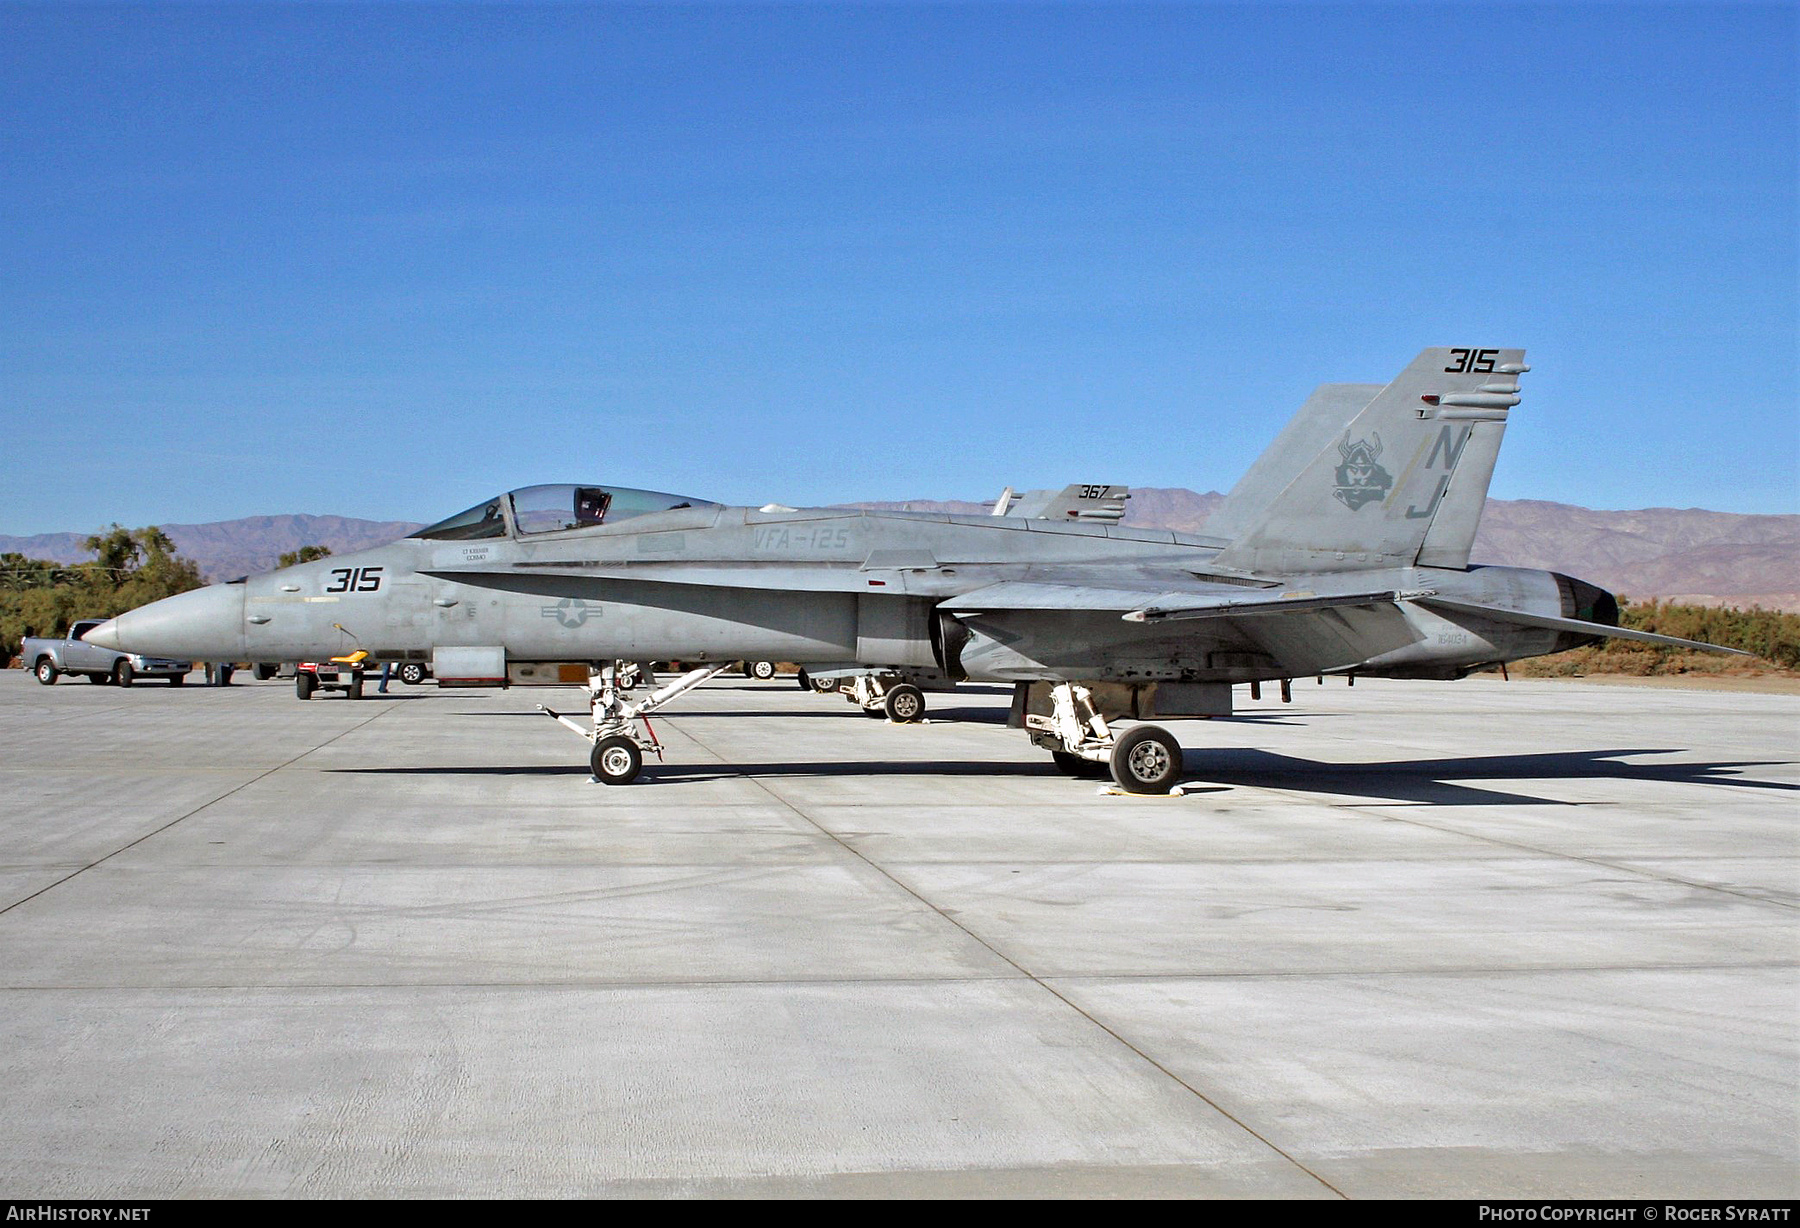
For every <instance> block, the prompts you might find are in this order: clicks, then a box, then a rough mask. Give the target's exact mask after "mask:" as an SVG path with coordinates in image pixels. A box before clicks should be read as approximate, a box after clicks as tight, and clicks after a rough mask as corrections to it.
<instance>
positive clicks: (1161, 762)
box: [1025, 682, 1181, 793]
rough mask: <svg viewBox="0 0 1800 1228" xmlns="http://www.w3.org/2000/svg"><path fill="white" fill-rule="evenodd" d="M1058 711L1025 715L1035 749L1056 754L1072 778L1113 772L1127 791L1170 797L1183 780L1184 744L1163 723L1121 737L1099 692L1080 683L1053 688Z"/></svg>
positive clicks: (1053, 702)
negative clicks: (1097, 696)
mask: <svg viewBox="0 0 1800 1228" xmlns="http://www.w3.org/2000/svg"><path fill="white" fill-rule="evenodd" d="M1050 699H1051V705H1052V710H1051V713H1050V715H1048V716H1043V715H1040V714H1038V713H1035V712H1029V713H1026V715H1025V728H1026V729H1027V730H1028V731H1029V734H1030V737H1031V742H1032V745H1034V746H1037V747H1040V748H1042V749H1044V750H1047V751H1049V752H1050V755H1051V758H1052V759H1054V760H1055V762H1056V766H1057V767H1058V768H1060V769H1061V770H1062V771H1065V772H1067V773H1069V774H1070V775H1071V776H1087V775H1099V774H1101V772H1102V771H1110V772H1111V774H1112V778H1113V780H1114V782H1116V783H1117V784H1118V786H1119V787H1120V788H1121V789H1123V790H1125V791H1126V792H1127V793H1167V792H1168V791H1169V790H1170V789H1172V788H1173V787H1174V786H1175V782H1176V781H1178V780H1180V779H1181V744H1180V743H1179V742H1177V741H1176V740H1175V739H1174V737H1173V736H1172V735H1171V734H1170V733H1169V731H1168V730H1166V729H1164V728H1162V727H1161V726H1159V725H1133V726H1132V727H1131V728H1129V729H1127V730H1126V731H1125V732H1124V733H1123V734H1115V733H1114V732H1113V729H1112V726H1111V725H1109V724H1108V723H1107V720H1106V718H1105V717H1104V716H1102V715H1101V714H1100V709H1099V708H1098V707H1097V706H1096V704H1095V703H1094V695H1093V692H1092V691H1090V690H1089V689H1088V688H1087V687H1084V686H1082V685H1081V684H1080V683H1078V682H1060V683H1057V684H1056V685H1055V686H1054V687H1052V688H1051V690H1050Z"/></svg>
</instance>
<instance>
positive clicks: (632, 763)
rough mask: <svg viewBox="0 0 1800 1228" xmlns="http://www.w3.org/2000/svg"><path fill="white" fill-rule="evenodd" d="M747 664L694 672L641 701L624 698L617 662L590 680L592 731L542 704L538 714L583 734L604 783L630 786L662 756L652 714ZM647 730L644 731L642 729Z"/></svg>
mask: <svg viewBox="0 0 1800 1228" xmlns="http://www.w3.org/2000/svg"><path fill="white" fill-rule="evenodd" d="M741 667H742V662H738V661H726V662H724V663H723V664H720V665H706V666H702V667H701V668H699V669H694V670H689V671H688V672H687V673H685V674H682V675H681V676H680V677H679V678H677V679H675V680H674V681H673V682H671V683H669V684H668V685H667V686H665V687H662V688H661V689H659V690H656V691H653V692H651V693H650V694H649V695H646V696H645V697H644V698H643V699H641V700H636V701H633V700H629V699H626V698H625V695H624V690H623V688H622V687H621V685H620V677H619V674H620V670H619V667H618V664H617V663H616V662H615V663H614V664H611V665H606V666H603V667H602V668H601V669H600V670H599V671H598V672H596V673H593V674H591V675H589V677H588V696H589V698H588V706H589V708H590V709H591V710H592V713H593V726H592V728H587V727H584V726H583V725H582V724H581V722H580V721H577V720H575V719H574V718H573V717H568V716H564V715H563V714H562V713H560V712H555V711H552V710H551V709H549V708H546V707H545V706H544V705H543V704H539V705H538V711H540V712H543V713H545V714H547V715H548V716H550V717H552V718H554V719H555V720H556V722H557V723H558V724H561V725H566V726H567V727H568V728H570V729H573V730H574V731H575V732H576V733H578V734H580V735H581V736H582V737H583V738H584V739H586V740H587V741H588V742H589V743H590V744H592V746H593V750H591V751H590V752H589V753H588V766H589V767H590V768H592V769H593V772H594V779H595V780H597V781H599V782H600V783H601V784H607V785H628V784H630V783H631V782H632V781H634V780H636V779H637V775H638V773H639V772H640V771H642V770H643V767H644V755H645V753H646V752H648V753H650V754H654V755H655V756H656V757H657V759H659V760H660V759H661V758H662V757H663V746H662V742H661V741H659V740H658V739H657V736H656V730H655V728H654V727H653V726H652V725H651V724H650V720H649V717H650V714H651V713H652V712H654V711H656V710H657V709H658V708H660V707H662V706H663V705H664V704H666V703H668V702H670V701H671V700H673V699H677V698H679V697H680V696H682V695H685V694H687V693H688V692H689V691H691V690H693V689H694V688H695V687H697V686H699V685H700V684H701V683H702V682H705V681H707V680H708V679H712V678H717V677H718V676H719V675H720V674H722V673H724V672H725V671H726V670H729V669H739V668H741ZM640 728H641V729H642V731H643V732H641V733H640V732H639V729H640Z"/></svg>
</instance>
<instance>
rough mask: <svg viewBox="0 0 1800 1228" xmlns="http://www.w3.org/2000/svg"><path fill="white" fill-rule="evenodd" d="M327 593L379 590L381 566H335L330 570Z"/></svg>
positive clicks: (326, 587)
mask: <svg viewBox="0 0 1800 1228" xmlns="http://www.w3.org/2000/svg"><path fill="white" fill-rule="evenodd" d="M325 591H326V592H328V593H375V592H380V591H381V568H379V567H336V568H333V569H332V572H331V583H330V584H328V585H326V586H325Z"/></svg>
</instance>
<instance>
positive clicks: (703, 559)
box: [90, 488, 1610, 682]
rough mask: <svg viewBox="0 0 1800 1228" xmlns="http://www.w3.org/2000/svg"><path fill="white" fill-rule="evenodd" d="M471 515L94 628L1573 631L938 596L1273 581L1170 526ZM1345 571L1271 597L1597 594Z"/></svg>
mask: <svg viewBox="0 0 1800 1228" xmlns="http://www.w3.org/2000/svg"><path fill="white" fill-rule="evenodd" d="M536 489H550V488H536ZM573 489H576V490H578V491H581V490H587V489H588V488H573ZM507 498H508V497H506V496H502V499H503V500H504V499H507ZM481 506H482V505H477V509H479V508H480V507H481ZM488 506H489V510H490V511H491V510H492V508H493V506H494V505H493V504H490V505H488ZM477 509H471V513H473V512H475V511H476V510H477ZM468 515H469V513H465V514H463V516H462V518H461V519H462V521H463V522H464V523H463V525H462V527H461V528H459V529H453V530H452V531H451V532H452V534H457V533H461V534H463V535H460V536H458V535H451V536H445V535H442V534H441V533H440V534H437V535H434V533H433V529H436V528H438V526H433V529H427V530H422V531H421V534H420V535H416V536H413V537H409V538H406V539H403V540H401V541H398V542H394V543H392V544H390V545H387V546H382V547H379V548H376V549H372V550H364V551H360V552H357V553H355V554H349V555H342V556H333V557H329V558H325V559H322V560H319V561H316V562H311V563H304V564H300V565H299V566H295V567H288V568H283V569H281V570H279V571H274V572H269V573H267V574H264V575H259V576H253V577H248V578H245V579H243V580H237V581H232V582H230V583H226V584H215V585H212V586H210V587H208V588H205V589H201V590H197V591H195V592H191V593H184V594H181V595H179V596H176V597H172V598H169V599H167V600H165V601H161V602H156V603H153V604H152V605H149V606H146V607H143V608H141V609H139V610H135V611H132V612H130V613H128V614H125V615H122V616H121V617H120V618H118V619H116V620H114V621H113V622H112V623H110V624H107V625H106V626H105V627H103V628H101V629H100V630H99V631H98V632H96V633H94V634H93V635H91V636H90V638H92V639H95V640H96V642H100V643H108V644H111V645H113V646H116V647H118V648H120V649H123V650H127V651H133V652H146V653H155V654H158V655H166V656H179V657H191V658H195V659H202V660H221V661H224V660H249V661H282V660H295V659H305V658H311V657H317V656H325V655H331V654H335V653H339V652H343V651H347V650H350V649H354V648H361V649H364V650H366V651H368V652H369V653H370V654H371V656H373V657H374V658H376V659H377V660H392V661H402V660H422V659H429V658H430V657H431V656H432V654H433V653H434V652H435V651H436V650H438V649H443V648H462V647H482V648H486V647H495V646H498V647H501V648H503V649H504V651H505V654H506V657H507V659H508V660H509V661H564V662H581V661H585V662H602V661H610V660H614V659H626V660H667V659H681V660H684V661H702V662H703V661H708V660H715V661H723V660H734V659H757V660H783V661H792V662H796V663H798V664H801V665H817V666H844V665H860V666H869V667H896V668H905V667H909V666H913V667H926V666H934V667H937V668H941V669H944V670H946V671H947V672H949V673H950V674H952V676H960V677H968V678H971V679H976V680H1032V679H1066V678H1096V679H1120V680H1144V681H1149V680H1157V679H1187V680H1194V681H1219V682H1243V681H1253V680H1260V679H1272V678H1280V677H1294V676H1302V675H1306V674H1313V673H1324V672H1335V671H1347V670H1354V671H1357V672H1362V673H1369V674H1395V675H1401V676H1425V677H1438V676H1441V677H1453V676H1457V675H1458V674H1460V673H1463V672H1466V671H1467V670H1469V669H1471V668H1474V667H1476V666H1480V665H1483V664H1489V663H1493V662H1503V661H1511V660H1516V659H1518V658H1521V657H1528V656H1534V655H1538V654H1541V653H1546V652H1551V651H1555V650H1558V649H1559V648H1561V647H1566V646H1568V644H1569V643H1571V642H1574V640H1573V639H1572V637H1571V636H1570V635H1569V634H1568V633H1566V632H1558V631H1555V630H1544V629H1538V628H1532V627H1522V626H1517V625H1503V624H1500V623H1494V622H1487V621H1484V620H1482V619H1480V618H1478V617H1471V616H1468V615H1451V614H1447V613H1444V612H1439V611H1435V610H1429V609H1425V608H1423V607H1421V606H1418V605H1414V604H1411V603H1408V602H1405V601H1396V602H1392V603H1388V604H1383V605H1378V606H1374V607H1367V608H1354V609H1341V610H1329V611H1325V612H1323V614H1315V615H1312V616H1307V617H1301V616H1298V615H1293V614H1267V615H1263V616H1260V617H1234V618H1230V619H1224V618H1211V619H1205V620H1201V621H1188V622H1165V623H1133V622H1129V621H1126V620H1124V619H1123V618H1122V617H1121V614H1120V611H1118V610H1116V609H1109V608H1098V609H1096V608H1087V609H1082V608H1066V609H1006V610H997V611H986V610H963V611H958V612H954V613H952V612H949V611H947V610H945V609H943V608H941V607H942V606H943V604H944V603H945V602H947V601H954V599H957V598H959V597H962V596H964V595H966V594H970V593H976V592H979V591H982V590H985V589H989V588H990V586H993V585H996V584H1000V583H1003V582H1013V583H1026V584H1030V583H1032V582H1035V581H1043V582H1046V583H1054V584H1060V585H1065V586H1066V585H1069V584H1071V583H1079V584H1081V585H1086V586H1091V587H1092V588H1093V589H1095V590H1112V589H1117V590H1137V591H1143V592H1151V593H1153V592H1158V591H1163V590H1168V591H1175V592H1180V593H1182V594H1186V595H1190V596H1191V595H1194V594H1205V593H1208V592H1211V591H1213V590H1215V589H1216V590H1217V591H1218V592H1221V593H1226V594H1231V593H1241V592H1244V591H1246V590H1252V591H1254V590H1261V591H1268V589H1269V584H1268V580H1267V578H1262V579H1257V578H1251V577H1245V576H1242V575H1232V574H1224V573H1222V572H1220V571H1217V570H1215V569H1214V567H1213V560H1214V558H1215V556H1217V555H1218V553H1219V551H1220V549H1221V548H1222V547H1223V546H1224V545H1225V543H1223V542H1221V541H1219V540H1216V539H1212V538H1207V537H1203V536H1197V535H1189V534H1181V533H1176V532H1172V531H1167V530H1146V529H1133V528H1124V527H1121V526H1117V525H1096V524H1081V523H1058V522H1053V521H1031V520H1023V519H1009V518H1005V517H998V516H955V515H944V514H935V513H915V512H875V511H846V510H842V509H802V510H788V509H780V510H757V509H749V508H739V507H727V506H722V505H719V504H711V503H704V502H699V501H684V505H682V506H676V507H672V508H667V509H665V510H653V511H649V512H645V513H640V514H635V515H630V516H628V517H626V518H623V519H619V520H617V521H616V522H610V523H599V524H581V525H574V526H572V527H561V526H557V525H552V526H550V527H548V528H545V527H544V526H542V525H538V526H536V527H535V528H534V527H532V526H528V525H527V524H526V523H524V522H523V517H522V516H519V515H517V514H515V513H514V512H513V510H512V508H511V505H510V502H509V503H507V504H506V505H505V510H504V514H502V515H500V516H499V517H498V520H497V523H494V524H488V525H486V527H484V528H482V529H481V530H480V535H479V536H472V535H468V533H467V523H466V522H467V517H468ZM458 520H459V518H457V517H453V518H451V520H450V521H445V522H442V523H443V524H451V523H452V522H454V521H458ZM1349 563H1350V565H1351V568H1352V569H1350V570H1333V571H1330V572H1322V573H1317V574H1300V575H1290V576H1282V577H1279V584H1280V586H1281V588H1282V589H1283V590H1284V595H1285V592H1286V591H1291V592H1293V593H1299V594H1319V595H1330V594H1333V593H1343V592H1360V591H1365V590H1368V589H1371V588H1382V589H1393V590H1396V591H1413V590H1422V589H1429V590H1432V591H1434V592H1437V593H1441V594H1446V595H1453V596H1457V597H1461V598H1465V599H1467V600H1471V601H1474V602H1477V603H1480V604H1486V605H1491V606H1496V607H1502V608H1506V609H1514V610H1521V611H1529V612H1537V613H1543V614H1550V615H1563V616H1570V615H1573V614H1575V613H1576V612H1577V610H1578V609H1579V608H1580V607H1581V606H1582V605H1583V603H1584V602H1585V603H1586V604H1587V605H1588V606H1589V607H1592V606H1593V605H1594V604H1595V603H1596V601H1599V600H1600V599H1602V598H1604V599H1606V600H1610V598H1606V595H1605V594H1602V593H1600V592H1599V590H1597V589H1593V588H1592V587H1591V586H1587V585H1581V584H1580V583H1579V582H1575V581H1570V580H1568V579H1567V578H1566V577H1560V576H1558V575H1556V574H1554V573H1551V572H1545V571H1534V570H1527V569H1518V568H1507V567H1471V568H1468V569H1446V568H1430V567H1406V568H1371V569H1355V560H1349ZM1596 594H1598V597H1596V596H1595V595H1596ZM1600 603H1601V604H1604V601H1601V602H1600Z"/></svg>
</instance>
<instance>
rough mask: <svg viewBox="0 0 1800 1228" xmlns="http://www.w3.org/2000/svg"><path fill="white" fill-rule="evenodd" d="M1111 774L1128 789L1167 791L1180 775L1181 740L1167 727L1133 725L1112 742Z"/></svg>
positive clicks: (1135, 791) (1151, 791) (1134, 791)
mask: <svg viewBox="0 0 1800 1228" xmlns="http://www.w3.org/2000/svg"><path fill="white" fill-rule="evenodd" d="M1112 778H1113V780H1115V781H1117V782H1118V785H1119V788H1121V789H1123V790H1125V792H1127V793H1167V792H1168V791H1169V790H1170V789H1171V788H1173V787H1174V785H1175V782H1176V781H1177V780H1179V779H1180V778H1181V743H1179V742H1177V741H1176V740H1175V739H1174V738H1172V737H1170V736H1169V732H1168V731H1167V730H1166V729H1159V728H1158V727H1156V726H1155V725H1138V726H1136V727H1135V728H1133V729H1131V730H1130V731H1129V732H1127V733H1126V734H1125V736H1124V737H1122V738H1120V739H1119V740H1118V742H1117V743H1116V744H1115V745H1114V746H1113V752H1112Z"/></svg>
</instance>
